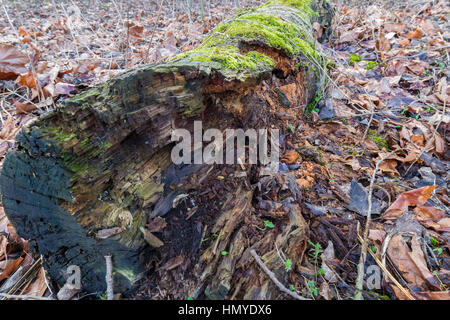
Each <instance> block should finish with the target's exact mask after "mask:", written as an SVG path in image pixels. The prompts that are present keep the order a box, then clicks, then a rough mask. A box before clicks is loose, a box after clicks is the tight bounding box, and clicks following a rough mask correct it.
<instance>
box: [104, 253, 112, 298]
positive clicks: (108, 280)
mask: <svg viewBox="0 0 450 320" xmlns="http://www.w3.org/2000/svg"><path fill="white" fill-rule="evenodd" d="M105 260H106V277H105V278H106V292H107V294H108V296H107V297H108V300H113V299H114V283H113V277H112V261H111V256H105Z"/></svg>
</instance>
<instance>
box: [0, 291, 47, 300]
mask: <svg viewBox="0 0 450 320" xmlns="http://www.w3.org/2000/svg"><path fill="white" fill-rule="evenodd" d="M0 297H4V298H7V299H23V300H28V299H30V300H55V299H53V298H49V297H38V296H27V295H23V296H22V295H18V294H7V293H0Z"/></svg>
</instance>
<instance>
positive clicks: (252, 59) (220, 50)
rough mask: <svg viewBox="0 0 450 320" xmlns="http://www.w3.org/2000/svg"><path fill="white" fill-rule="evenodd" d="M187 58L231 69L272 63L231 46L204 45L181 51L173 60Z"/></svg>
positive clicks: (258, 67) (251, 68) (261, 56)
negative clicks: (240, 51) (214, 63)
mask: <svg viewBox="0 0 450 320" xmlns="http://www.w3.org/2000/svg"><path fill="white" fill-rule="evenodd" d="M186 57H187V58H189V60H191V61H201V62H217V63H219V64H220V65H221V66H222V67H223V68H225V69H231V70H243V69H244V70H256V69H260V68H263V67H273V65H274V63H273V61H272V59H270V58H269V57H267V56H265V55H263V54H261V53H259V52H256V51H251V52H249V53H247V54H241V53H239V50H238V49H237V48H235V47H233V46H226V47H204V46H201V47H199V48H198V49H194V50H191V51H188V52H185V53H182V54H180V55H178V56H176V57H175V58H173V60H179V59H183V58H186Z"/></svg>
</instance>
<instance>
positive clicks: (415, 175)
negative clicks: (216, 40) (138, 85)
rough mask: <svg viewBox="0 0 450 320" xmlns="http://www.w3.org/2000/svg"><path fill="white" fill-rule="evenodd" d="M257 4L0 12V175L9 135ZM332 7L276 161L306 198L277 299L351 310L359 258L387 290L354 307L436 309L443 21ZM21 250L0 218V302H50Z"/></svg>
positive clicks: (449, 277) (33, 260)
mask: <svg viewBox="0 0 450 320" xmlns="http://www.w3.org/2000/svg"><path fill="white" fill-rule="evenodd" d="M263 2H264V1H242V0H241V1H231V0H230V1H205V2H204V3H205V6H204V8H203V9H202V8H201V6H200V1H192V3H193V5H192V6H191V7H190V8H189V7H188V6H187V3H188V2H187V1H184V2H183V1H175V0H166V1H158V2H156V1H151V2H148V3H147V4H146V5H145V6H144V5H143V4H142V1H123V0H117V1H111V2H107V3H104V2H102V1H91V2H89V5H87V4H86V3H85V2H83V1H75V0H74V1H57V2H56V1H26V2H22V1H6V0H3V1H2V2H1V3H0V6H1V7H0V15H1V16H2V19H0V122H1V127H0V168H1V162H2V161H3V158H4V156H5V155H6V152H7V151H8V149H9V148H11V147H12V146H14V137H15V135H16V134H17V133H18V131H19V130H20V129H21V128H22V127H23V126H24V125H26V124H28V123H30V122H31V121H33V120H34V119H35V118H36V117H38V116H39V115H41V114H43V113H45V112H48V111H49V110H51V109H53V108H54V107H55V106H56V105H57V104H58V103H60V102H61V101H63V100H64V99H66V98H68V97H71V96H73V95H75V94H77V93H79V92H82V91H84V90H86V89H88V88H89V87H93V86H95V85H97V84H99V83H102V82H105V81H107V80H108V79H110V78H112V77H114V76H116V75H117V74H120V73H122V72H124V71H125V70H128V69H130V68H133V67H136V66H138V65H141V64H147V63H158V62H161V61H165V60H167V59H170V58H171V57H173V56H174V55H176V54H178V53H180V52H183V51H186V50H189V49H192V48H193V47H195V46H196V45H198V44H199V43H200V41H201V40H202V39H203V38H204V37H205V36H206V35H207V34H208V33H209V32H210V31H211V30H212V28H213V27H214V26H215V25H217V24H218V23H219V22H221V21H223V20H224V19H227V18H229V17H231V16H232V15H233V13H234V12H235V11H236V10H237V9H240V8H245V7H253V6H256V5H258V4H261V3H263ZM330 3H331V4H332V5H333V6H334V7H335V9H336V14H335V18H334V22H333V32H332V34H331V37H330V39H328V40H327V41H326V42H325V43H323V44H321V47H322V51H324V52H325V53H326V54H327V55H328V56H329V59H331V60H332V61H334V64H333V65H332V66H331V67H330V70H329V72H328V74H329V79H328V81H327V86H326V88H322V90H320V91H319V93H318V94H317V96H316V99H315V100H314V102H313V103H312V104H310V105H308V106H307V107H306V111H305V119H304V120H303V123H302V125H301V126H299V127H297V128H295V127H293V126H292V125H290V124H289V122H288V121H287V122H286V126H287V127H289V128H290V130H291V133H292V136H291V137H289V138H290V139H289V141H291V144H292V145H291V146H290V147H291V149H292V150H296V151H297V152H293V153H292V152H290V153H288V154H286V155H284V156H283V160H282V161H283V163H284V164H285V166H284V170H286V171H292V172H293V173H294V174H295V176H296V178H297V180H296V181H297V184H298V185H299V186H300V188H301V189H302V191H303V199H304V200H303V202H304V203H303V204H302V209H303V215H304V217H305V220H306V221H307V222H308V224H309V228H310V239H309V241H308V243H309V245H308V250H307V251H306V255H305V258H304V261H303V262H301V268H300V270H298V269H297V270H295V274H294V272H293V275H292V277H291V280H292V282H291V283H286V284H284V285H285V286H286V287H288V288H289V289H290V290H293V291H296V292H297V293H298V294H300V295H303V296H308V297H310V298H313V299H352V297H353V295H354V294H355V291H356V288H357V287H358V283H359V282H360V280H359V279H358V267H357V266H358V264H359V261H360V256H361V251H363V252H366V251H367V261H366V268H367V267H369V266H377V267H378V268H379V269H378V270H382V273H383V275H384V276H383V280H382V281H381V283H380V285H379V286H375V287H373V289H372V290H364V292H363V295H364V297H365V298H368V299H370V298H372V299H446V300H448V299H450V291H449V286H450V211H449V209H448V208H449V206H450V197H449V195H448V189H447V184H448V182H449V165H450V162H449V161H450V150H449V148H448V143H449V141H450V134H449V130H450V126H449V123H450V113H449V112H448V109H449V108H448V104H449V102H450V98H449V97H450V96H449V94H450V90H449V88H450V87H449V85H448V81H449V80H450V79H449V76H450V72H449V63H450V58H449V49H450V45H449V39H450V28H449V22H448V19H447V17H448V14H449V6H448V5H447V4H446V2H445V1H444V0H440V1H428V0H427V1H425V0H418V1H410V2H408V3H406V2H401V3H399V2H397V1H330ZM316 32H317V33H318V34H320V33H321V32H322V30H321V28H320V26H317V27H316ZM30 61H31V63H29V62H30ZM280 168H281V167H280ZM368 199H369V200H368ZM369 204H370V205H369ZM368 212H370V215H369V217H370V218H368V217H367V216H368ZM368 221H369V223H367V222H368ZM274 223H276V222H275V221H274ZM266 227H267V228H268V229H269V231H270V229H271V228H273V223H272V222H271V221H268V222H267V224H266ZM272 231H273V232H275V230H272ZM26 240H27V239H21V238H20V237H19V236H18V235H17V234H16V233H15V231H14V228H13V227H12V225H11V224H10V223H9V222H8V220H7V217H6V216H5V214H4V212H3V209H2V208H1V207H0V295H2V294H3V295H4V294H16V295H24V296H33V297H49V296H53V297H54V295H55V294H56V292H55V291H58V288H56V287H55V286H54V285H52V283H51V280H50V279H48V278H47V277H46V274H45V270H44V268H43V267H42V261H41V259H39V257H33V256H32V255H31V254H30V253H29V251H28V250H29V245H28V242H27V241H26ZM28 240H29V239H28ZM373 270H375V269H373ZM374 272H375V271H374ZM156 291H157V292H155V288H154V287H152V288H150V286H147V287H146V286H143V287H142V290H141V291H140V293H139V295H138V296H137V297H136V298H156V297H157V298H159V299H167V298H173V296H171V295H170V293H168V292H170V290H163V289H161V288H158V289H157V290H156ZM75 298H76V299H80V298H83V294H82V293H79V294H78V295H76V296H75ZM0 299H2V297H1V296H0ZM3 299H6V296H3Z"/></svg>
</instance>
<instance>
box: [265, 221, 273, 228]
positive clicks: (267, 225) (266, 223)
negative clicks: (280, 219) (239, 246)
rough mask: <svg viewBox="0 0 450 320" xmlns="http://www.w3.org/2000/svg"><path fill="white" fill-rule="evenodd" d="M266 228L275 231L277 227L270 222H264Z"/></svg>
mask: <svg viewBox="0 0 450 320" xmlns="http://www.w3.org/2000/svg"><path fill="white" fill-rule="evenodd" d="M264 227H267V228H270V229H273V228H274V227H275V226H274V225H273V223H272V222H271V221H269V220H264Z"/></svg>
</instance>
